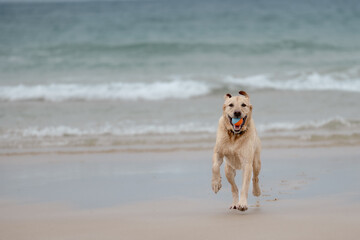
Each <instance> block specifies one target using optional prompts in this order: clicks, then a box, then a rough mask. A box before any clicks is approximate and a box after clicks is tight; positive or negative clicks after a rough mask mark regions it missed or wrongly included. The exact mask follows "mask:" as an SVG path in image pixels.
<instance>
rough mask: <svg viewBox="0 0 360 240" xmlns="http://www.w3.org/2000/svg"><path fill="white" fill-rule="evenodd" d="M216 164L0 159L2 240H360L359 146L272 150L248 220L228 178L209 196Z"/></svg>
mask: <svg viewBox="0 0 360 240" xmlns="http://www.w3.org/2000/svg"><path fill="white" fill-rule="evenodd" d="M210 157H211V151H210V152H207V151H199V152H168V153H132V154H130V153H112V154H79V155H75V154H73V155H52V154H43V155H38V156H6V157H3V156H2V157H1V159H0V181H1V185H0V197H1V199H2V200H1V201H0V239H1V240H16V239H36V240H42V239H44V240H45V239H46V240H49V239H77V240H78V239H241V238H246V239H359V238H360V228H359V224H360V181H359V180H360V177H359V174H358V172H359V170H360V159H359V158H360V149H359V148H350V147H349V148H346V147H341V148H340V147H338V148H314V149H265V150H264V151H263V154H262V160H263V169H262V170H263V172H262V175H261V178H260V181H261V186H262V189H263V196H262V197H260V198H254V197H251V198H249V204H250V208H249V210H248V211H247V212H245V213H242V212H239V211H236V210H229V209H228V206H229V205H230V203H231V193H230V188H229V185H228V184H227V183H226V181H225V178H223V183H224V186H223V189H221V191H220V193H219V194H218V195H215V194H213V193H211V187H210V172H211V171H210V169H211V159H210ZM222 174H223V169H222ZM239 180H240V178H238V179H237V181H238V182H239ZM250 191H251V189H250Z"/></svg>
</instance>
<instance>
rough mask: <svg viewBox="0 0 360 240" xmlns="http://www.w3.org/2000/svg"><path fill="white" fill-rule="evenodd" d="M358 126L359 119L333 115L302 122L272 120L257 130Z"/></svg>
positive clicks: (299, 129)
mask: <svg viewBox="0 0 360 240" xmlns="http://www.w3.org/2000/svg"><path fill="white" fill-rule="evenodd" d="M351 127H360V122H359V121H350V120H347V119H345V118H342V117H334V118H329V119H325V120H318V121H308V122H302V123H294V122H274V123H269V124H259V125H258V126H257V129H258V131H259V132H285V131H302V130H316V129H326V130H333V129H339V128H343V129H344V128H351Z"/></svg>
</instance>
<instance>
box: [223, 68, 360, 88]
mask: <svg viewBox="0 0 360 240" xmlns="http://www.w3.org/2000/svg"><path fill="white" fill-rule="evenodd" d="M224 82H225V83H227V84H235V85H240V86H244V87H250V88H254V89H275V90H294V91H312V90H313V91H331V90H336V91H349V92H360V78H359V77H353V78H352V77H346V76H342V77H338V76H333V75H331V74H319V73H316V72H314V73H310V74H299V75H295V76H290V77H289V76H288V77H287V79H285V80H283V79H282V80H278V79H277V77H276V76H269V75H254V76H248V77H243V78H239V77H234V76H227V77H225V78H224Z"/></svg>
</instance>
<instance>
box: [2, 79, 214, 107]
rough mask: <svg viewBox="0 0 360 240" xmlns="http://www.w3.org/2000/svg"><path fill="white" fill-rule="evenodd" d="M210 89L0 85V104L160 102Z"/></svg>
mask: <svg viewBox="0 0 360 240" xmlns="http://www.w3.org/2000/svg"><path fill="white" fill-rule="evenodd" d="M210 91H211V88H210V87H209V86H208V85H206V84H205V83H203V82H196V81H191V80H187V81H180V80H173V81H168V82H153V83H107V84H106V83H105V84H93V85H85V84H49V85H36V86H27V85H17V86H0V100H2V101H26V100H30V101H39V100H40V101H53V102H58V101H67V100H84V101H90V100H139V99H143V100H163V99H171V98H172V99H186V98H191V97H197V96H201V95H206V94H208V93H209V92H210Z"/></svg>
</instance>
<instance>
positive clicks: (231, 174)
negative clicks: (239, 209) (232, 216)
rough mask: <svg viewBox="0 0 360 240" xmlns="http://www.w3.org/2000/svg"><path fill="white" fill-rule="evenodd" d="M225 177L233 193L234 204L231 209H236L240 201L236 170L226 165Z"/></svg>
mask: <svg viewBox="0 0 360 240" xmlns="http://www.w3.org/2000/svg"><path fill="white" fill-rule="evenodd" d="M225 176H226V178H227V180H228V182H229V183H230V185H231V192H232V196H233V204H232V205H231V206H230V209H236V204H237V203H238V201H239V190H238V188H237V186H236V183H235V176H236V170H235V169H234V168H232V167H231V166H230V165H229V164H225Z"/></svg>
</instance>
